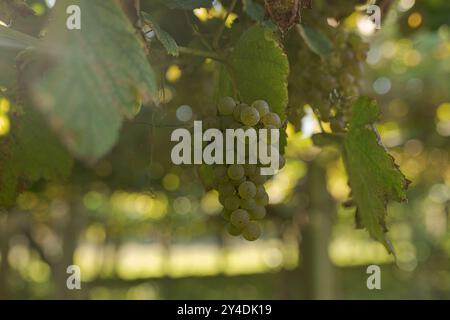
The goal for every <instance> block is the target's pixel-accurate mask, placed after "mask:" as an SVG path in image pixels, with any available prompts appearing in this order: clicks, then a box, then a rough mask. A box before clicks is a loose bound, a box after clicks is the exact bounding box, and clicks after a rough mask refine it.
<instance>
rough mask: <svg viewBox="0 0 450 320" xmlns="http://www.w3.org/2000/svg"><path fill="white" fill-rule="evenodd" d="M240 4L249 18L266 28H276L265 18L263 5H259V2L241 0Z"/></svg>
mask: <svg viewBox="0 0 450 320" xmlns="http://www.w3.org/2000/svg"><path fill="white" fill-rule="evenodd" d="M242 4H243V6H244V11H245V13H246V14H247V15H248V16H249V17H250V18H252V19H253V20H255V21H256V22H259V23H261V24H262V25H264V26H266V27H268V28H271V29H275V28H276V26H275V24H274V23H273V22H272V21H271V20H269V19H266V12H265V10H264V7H263V6H261V5H260V4H259V3H257V2H255V1H254V0H243V1H242Z"/></svg>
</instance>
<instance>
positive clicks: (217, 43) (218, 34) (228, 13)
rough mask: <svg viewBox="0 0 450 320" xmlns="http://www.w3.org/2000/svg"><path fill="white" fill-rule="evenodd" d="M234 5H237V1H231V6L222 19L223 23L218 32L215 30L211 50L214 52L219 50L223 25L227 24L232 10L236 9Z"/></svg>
mask: <svg viewBox="0 0 450 320" xmlns="http://www.w3.org/2000/svg"><path fill="white" fill-rule="evenodd" d="M236 4H237V0H233V2H231V5H230V7H229V8H228V10H227V14H226V15H225V18H224V19H223V23H222V24H221V26H220V28H219V30H217V33H216V35H215V36H214V40H213V48H214V49H216V50H218V49H219V41H220V37H222V34H223V31H224V30H225V25H226V23H227V20H228V18H229V17H230V14H231V13H232V12H233V10H234V8H235V7H236Z"/></svg>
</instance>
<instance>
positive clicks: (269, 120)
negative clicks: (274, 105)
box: [262, 112, 281, 129]
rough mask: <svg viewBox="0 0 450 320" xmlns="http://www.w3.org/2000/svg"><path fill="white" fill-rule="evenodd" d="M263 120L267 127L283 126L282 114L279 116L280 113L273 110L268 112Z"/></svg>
mask: <svg viewBox="0 0 450 320" xmlns="http://www.w3.org/2000/svg"><path fill="white" fill-rule="evenodd" d="M262 122H263V124H264V126H265V127H267V126H274V127H275V128H277V129H279V128H281V119H280V116H278V114H276V113H273V112H269V113H268V114H266V115H265V116H264V117H263V119H262Z"/></svg>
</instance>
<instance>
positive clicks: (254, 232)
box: [242, 222, 261, 241]
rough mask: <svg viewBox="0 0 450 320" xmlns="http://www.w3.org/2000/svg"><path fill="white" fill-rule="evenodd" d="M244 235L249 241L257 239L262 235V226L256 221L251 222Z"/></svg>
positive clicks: (243, 232)
mask: <svg viewBox="0 0 450 320" xmlns="http://www.w3.org/2000/svg"><path fill="white" fill-rule="evenodd" d="M242 235H243V236H244V238H245V239H246V240H248V241H255V240H257V239H258V238H259V237H260V236H261V227H260V226H259V224H258V223H256V222H250V223H248V224H247V225H246V226H245V228H244V230H243V231H242Z"/></svg>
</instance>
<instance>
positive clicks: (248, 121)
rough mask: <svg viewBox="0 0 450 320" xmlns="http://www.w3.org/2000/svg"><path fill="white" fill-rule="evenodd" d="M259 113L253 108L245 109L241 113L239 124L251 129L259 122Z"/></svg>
mask: <svg viewBox="0 0 450 320" xmlns="http://www.w3.org/2000/svg"><path fill="white" fill-rule="evenodd" d="M259 119H260V118H259V113H258V110H256V109H255V108H253V107H245V108H243V109H242V111H241V122H242V123H243V124H245V125H246V126H250V127H253V126H255V125H257V124H258V122H259Z"/></svg>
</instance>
